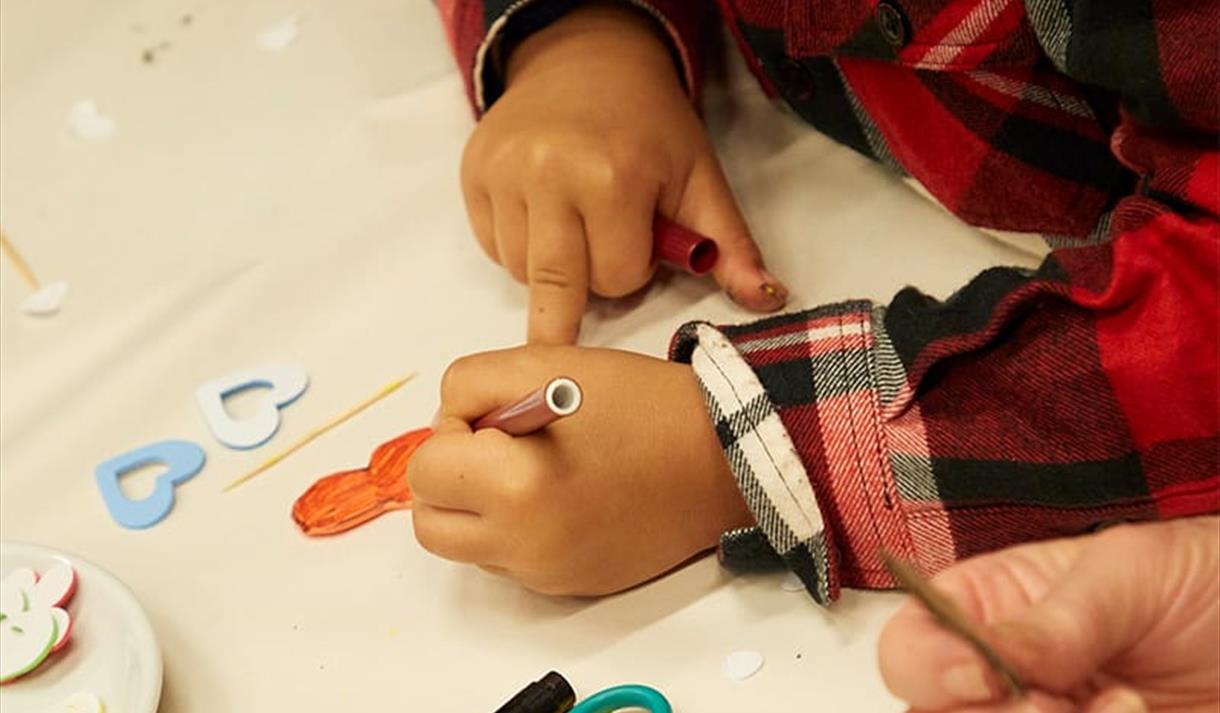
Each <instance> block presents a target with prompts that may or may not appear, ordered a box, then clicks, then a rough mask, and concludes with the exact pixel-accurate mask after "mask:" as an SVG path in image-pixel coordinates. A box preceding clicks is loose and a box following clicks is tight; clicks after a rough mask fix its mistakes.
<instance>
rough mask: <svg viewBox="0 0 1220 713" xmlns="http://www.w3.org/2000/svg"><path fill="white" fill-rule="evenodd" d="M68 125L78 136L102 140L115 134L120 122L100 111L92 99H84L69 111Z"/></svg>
mask: <svg viewBox="0 0 1220 713" xmlns="http://www.w3.org/2000/svg"><path fill="white" fill-rule="evenodd" d="M68 126H69V127H70V128H71V129H72V133H74V134H76V136H77V137H78V138H81V139H84V140H86V141H101V140H103V139H108V138H110V137H111V136H113V135H114V130H115V128H117V126H118V124H117V122H115V120H114V118H113V117H109V116H106V115H105V114H103V113H102V112H101V111H99V110H98V108H97V104H94V103H93V100H92V99H82V100H80V101H78V102H76V104H74V105H73V106H72V110H71V111H69V112H68Z"/></svg>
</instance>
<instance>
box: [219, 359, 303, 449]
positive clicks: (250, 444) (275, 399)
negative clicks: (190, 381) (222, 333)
mask: <svg viewBox="0 0 1220 713" xmlns="http://www.w3.org/2000/svg"><path fill="white" fill-rule="evenodd" d="M308 385H309V377H308V376H306V375H305V370H304V369H302V368H301V367H299V366H291V365H270V366H263V367H259V368H257V369H248V370H246V371H239V372H235V373H232V374H228V375H225V376H222V377H220V378H218V379H212V380H211V381H209V382H207V383H206V384H204V385H202V386H200V387H199V388H197V389H195V401H196V402H198V404H199V410H200V411H201V412H203V420H204V421H206V422H207V424H208V429H209V430H210V431H211V432H212V435H213V436H215V437H216V440H218V441H220V442H221V443H223V444H225V445H226V446H229V447H230V448H254V447H255V446H258V445H261V444H263V443H266V442H267V441H268V440H269V439H270V438H271V437H272V436H274V435H275V432H276V431H277V430H278V429H279V427H280V409H281V408H283V407H285V406H287V405H288V404H290V403H292V402H293V401H296V400H297V398H298V397H300V395H301V394H302V393H304V391H305V387H306V386H308ZM255 387H265V388H267V389H268V391H267V393H266V394H265V395H264V396H263V399H262V401H260V402H259V404H258V407H257V409H256V410H255V412H254V414H253V415H251V416H249V417H247V418H241V419H237V418H233V417H232V416H231V415H229V412H228V411H226V410H225V404H224V400H225V397H226V396H230V395H232V394H235V393H237V392H238V391H243V390H245V389H249V388H255Z"/></svg>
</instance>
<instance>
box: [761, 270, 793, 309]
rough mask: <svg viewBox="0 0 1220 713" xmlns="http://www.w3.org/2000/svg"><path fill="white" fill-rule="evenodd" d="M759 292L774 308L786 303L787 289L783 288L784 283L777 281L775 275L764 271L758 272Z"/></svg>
mask: <svg viewBox="0 0 1220 713" xmlns="http://www.w3.org/2000/svg"><path fill="white" fill-rule="evenodd" d="M758 278H759V283H760V284H759V285H758V290H759V292H762V293H763V296H764V297H766V299H767V300H768V301H769V302H771V304H773V305H775V306H776V307H782V306H783V305H784V303H785V302H787V301H788V288H787V287H784V283H782V282H780V281H779V278H777V277H776V276H775V275H772V274H771V273H770V272H767V271H766V270H765V269H761V268H760V269H759V271H758Z"/></svg>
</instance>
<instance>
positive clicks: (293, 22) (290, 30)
mask: <svg viewBox="0 0 1220 713" xmlns="http://www.w3.org/2000/svg"><path fill="white" fill-rule="evenodd" d="M300 32H301V16H300V15H289V16H288V17H285V18H284V19H282V20H280V21H279V22H277V23H275V24H274V25H271V26H270V27H268V28H267V29H265V30H263V31H262V33H261V34H259V36H258V44H259V46H261V47H262V48H263V49H265V50H270V51H272V52H283V51H284V50H286V49H288V45H291V44H292V43H293V42H295V41H296V39H297V35H298V34H299V33H300Z"/></svg>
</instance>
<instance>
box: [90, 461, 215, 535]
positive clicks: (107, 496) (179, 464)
mask: <svg viewBox="0 0 1220 713" xmlns="http://www.w3.org/2000/svg"><path fill="white" fill-rule="evenodd" d="M205 460H207V455H206V454H204V452H203V449H202V448H200V447H199V446H198V445H196V444H194V443H191V442H190V441H161V442H159V443H153V444H151V445H147V446H144V447H142V448H137V449H136V450H134V451H129V452H127V453H124V454H123V455H120V456H115V457H114V458H111V459H110V460H108V461H106V462H104V463H102V464H101V465H99V466H98V467H97V469H96V470H95V471H94V473H93V475H94V479H95V480H97V487H98V490H100V491H101V493H102V500H103V501H104V502H105V503H106V509H107V510H109V511H110V516H111V517H113V518H114V521H115V522H117V523H119V524H120V525H122V526H123V527H126V528H130V529H133V530H140V529H144V528H146V527H152V526H153V525H156V524H157V523H158V522H160V521H161V520H162V519H163V518H164V517H165V516H166V515H168V514H169V511H170V510H172V509H173V507H174V488H176V487H177V486H178V485H180V484H181V483H184V482H186V481H187V480H190V479H191V478H193V477H195V475H196V474H197V473H198V472H199V471H200V470H201V469H202V468H203V463H204V461H205ZM157 463H160V464H162V465H164V466H165V467H166V470H165V472H164V473H162V474H160V475H158V476H157V482H156V485H155V486H154V487H153V492H152V494H151V495H149V496H148V497H146V498H144V499H143V500H131V499H129V498H128V497H127V496H126V495H124V494H123V490H122V489H121V488H120V487H119V478H120V477H122V476H123V474H125V473H128V472H130V471H132V470H135V469H136V468H140V467H142V466H145V465H152V464H157Z"/></svg>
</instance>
